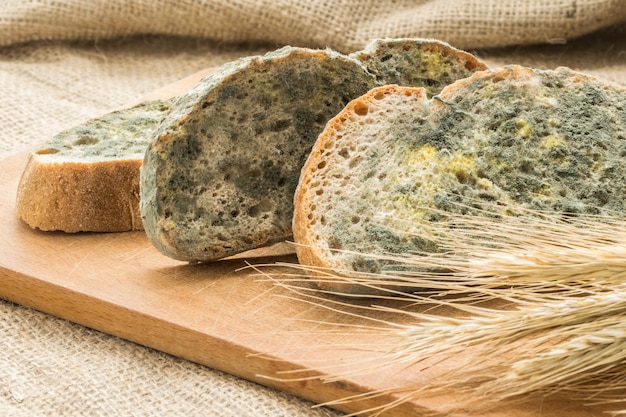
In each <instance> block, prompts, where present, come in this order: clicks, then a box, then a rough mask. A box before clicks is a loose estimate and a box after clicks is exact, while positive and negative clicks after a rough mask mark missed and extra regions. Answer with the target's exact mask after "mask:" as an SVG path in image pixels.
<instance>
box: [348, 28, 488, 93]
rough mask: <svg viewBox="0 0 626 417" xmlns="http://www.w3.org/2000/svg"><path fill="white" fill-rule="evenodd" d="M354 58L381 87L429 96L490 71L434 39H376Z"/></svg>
mask: <svg viewBox="0 0 626 417" xmlns="http://www.w3.org/2000/svg"><path fill="white" fill-rule="evenodd" d="M352 56H354V57H355V58H356V59H358V60H360V61H362V62H363V63H364V64H365V65H366V66H367V68H368V70H369V71H370V72H372V73H373V74H375V75H376V77H377V78H378V80H379V81H380V82H381V84H383V85H384V84H398V85H401V86H407V87H424V88H426V91H427V93H428V95H429V96H432V95H435V94H437V93H439V92H440V91H441V89H442V88H444V87H445V86H446V85H448V84H451V83H452V82H454V81H456V80H459V79H462V78H466V77H469V76H470V75H472V74H473V73H474V72H477V71H482V70H486V69H487V65H486V64H485V63H483V62H482V61H481V60H479V59H478V58H477V57H475V56H473V55H472V54H469V53H467V52H464V51H461V50H459V49H456V48H454V47H452V46H450V45H448V44H447V43H445V42H441V41H438V40H433V39H416V38H398V39H375V40H373V41H372V42H370V43H369V44H368V45H367V46H366V47H365V48H364V49H363V50H362V51H358V52H355V53H353V54H352Z"/></svg>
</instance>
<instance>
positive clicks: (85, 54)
mask: <svg viewBox="0 0 626 417" xmlns="http://www.w3.org/2000/svg"><path fill="white" fill-rule="evenodd" d="M383 36H387V37H396V36H419V37H434V38H439V39H442V40H445V41H447V42H449V43H451V44H453V45H455V46H458V47H461V48H464V49H469V50H471V51H473V52H475V53H476V54H477V55H479V56H480V57H481V58H483V59H485V60H486V61H487V62H488V63H489V64H490V65H492V66H495V65H502V64H507V63H519V64H524V65H528V66H535V67H542V68H552V67H556V66H560V65H565V66H569V67H572V68H574V69H577V70H581V71H584V72H587V73H591V74H594V75H597V76H599V77H601V78H604V79H606V80H609V81H613V82H616V83H621V84H622V85H624V86H626V1H625V0H536V1H532V0H525V1H521V0H520V1H510V2H506V1H501V0H482V1H480V0H458V1H457V0H431V1H427V0H422V1H416V0H396V1H393V0H371V1H359V0H347V1H341V2H330V1H322V0H319V1H318V0H307V1H299V0H294V1H287V0H279V1H270V0H237V1H225V0H204V1H192V0H154V1H150V0H143V1H142V0H127V1H124V0H113V1H105V0H96V1H84V2H83V1H79V0H56V1H52V0H12V1H5V2H1V4H0V45H2V48H0V92H1V94H0V110H1V111H0V126H1V128H2V129H1V130H0V156H2V157H4V156H9V155H11V154H14V153H16V152H18V151H21V150H24V149H27V148H28V147H30V146H32V145H33V144H36V143H38V142H41V141H43V140H45V139H47V138H48V137H50V136H51V135H53V134H54V133H56V132H58V131H60V130H62V129H64V128H67V127H69V126H71V125H73V124H77V123H79V122H82V121H84V120H86V119H88V118H90V117H94V116H97V115H99V114H101V113H103V112H107V111H110V110H112V109H115V108H118V107H120V106H122V105H123V104H124V103H128V102H131V101H135V100H137V99H138V98H139V97H141V96H142V95H144V94H146V93H148V92H150V91H152V90H154V89H156V88H159V87H161V86H163V85H165V84H167V83H170V82H173V81H175V80H177V79H179V78H182V77H184V76H186V75H188V74H191V73H194V72H196V71H197V70H200V69H202V68H205V67H210V66H215V65H219V64H221V63H223V62H226V61H229V60H232V59H235V58H237V57H240V56H244V55H250V54H258V53H263V52H266V51H269V50H272V49H275V48H276V47H278V46H282V45H286V44H291V45H297V46H309V47H326V46H329V47H332V48H334V49H337V50H340V51H343V52H349V51H351V50H355V49H360V48H361V47H362V46H363V45H364V44H365V43H366V42H367V41H368V39H370V38H373V37H383ZM503 46H506V48H499V49H494V48H495V47H503ZM0 178H2V176H1V175H0ZM0 250H2V249H1V248H0ZM0 285H2V276H1V275H0ZM310 406H311V404H309V403H307V402H304V401H301V400H298V399H296V398H294V397H291V396H288V395H285V394H282V393H279V392H275V391H273V390H270V389H266V388H263V387H260V386H258V385H256V384H253V383H249V382H246V381H242V380H240V379H237V378H235V377H232V376H229V375H224V374H222V373H220V372H217V371H214V370H211V369H208V368H205V367H203V366H200V365H196V364H193V363H189V362H186V361H183V360H180V359H177V358H173V357H171V356H168V355H166V354H163V353H160V352H155V351H153V350H151V349H148V348H145V347H142V346H138V345H135V344H132V343H129V342H125V341H123V340H119V339H117V338H115V337H112V336H108V335H105V334H102V333H99V332H97V331H94V330H90V329H86V328H84V327H81V326H78V325H75V324H72V323H69V322H66V321H64V320H60V319H56V318H53V317H49V316H47V315H45V314H42V313H39V312H36V311H33V310H31V309H29V308H25V307H21V306H16V305H14V304H11V303H9V302H0V415H3V416H82V415H89V416H99V415H102V416H105V415H106V416H113V415H119V416H149V415H150V416H152V415H167V416H171V415H185V416H233V417H234V416H331V415H336V413H335V412H332V411H330V410H327V409H315V410H313V409H311V408H310Z"/></svg>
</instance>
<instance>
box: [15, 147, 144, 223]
mask: <svg viewBox="0 0 626 417" xmlns="http://www.w3.org/2000/svg"><path fill="white" fill-rule="evenodd" d="M41 159H42V158H41V157H40V156H39V155H37V154H36V153H32V154H30V156H29V158H28V161H27V163H26V167H25V169H24V173H23V175H22V178H21V180H20V183H19V185H18V190H17V200H16V211H17V216H18V217H19V218H20V219H22V220H23V221H24V222H26V223H27V224H28V225H29V226H30V227H32V228H36V229H39V230H42V231H55V230H58V231H63V232H68V233H75V232H123V231H131V230H143V227H142V224H141V216H140V213H139V168H140V166H141V160H116V161H103V162H93V161H91V162H84V163H82V162H50V161H42V160H41Z"/></svg>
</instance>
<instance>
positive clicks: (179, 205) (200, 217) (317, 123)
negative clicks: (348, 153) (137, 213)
mask: <svg viewBox="0 0 626 417" xmlns="http://www.w3.org/2000/svg"><path fill="white" fill-rule="evenodd" d="M375 85H376V79H375V77H374V76H373V75H371V74H370V73H369V72H368V71H367V70H366V69H365V68H364V66H362V64H361V63H359V62H358V61H356V60H354V59H352V58H349V57H347V56H344V55H341V54H338V53H335V52H332V51H328V50H309V49H302V48H292V47H286V48H283V49H280V50H278V51H276V52H273V53H271V54H267V55H265V56H262V57H250V58H245V59H241V60H239V61H235V62H233V63H231V64H227V65H225V66H223V67H222V68H221V69H220V70H219V71H218V72H216V73H214V74H213V75H211V76H209V77H208V78H207V79H205V80H203V81H201V83H200V84H198V85H197V86H196V87H195V88H194V89H192V90H191V91H190V92H189V93H188V94H187V95H186V96H184V97H182V98H181V99H180V100H179V101H178V102H177V103H176V104H175V105H174V109H173V110H172V113H171V115H170V117H168V118H167V119H166V120H165V122H164V123H163V124H162V126H161V128H160V130H159V131H158V132H157V135H156V137H155V139H154V141H153V143H152V144H151V146H150V148H149V150H148V152H147V153H146V158H145V160H144V166H143V168H142V174H141V185H142V216H143V221H144V227H145V228H146V231H147V232H148V236H149V238H150V240H151V241H152V242H153V243H154V244H155V246H156V247H157V248H159V249H160V250H161V251H162V252H164V253H165V254H167V255H169V256H171V257H173V258H176V259H182V260H189V261H208V260H214V259H219V258H222V257H225V256H229V255H232V254H235V253H239V252H242V251H245V250H247V249H252V248H255V247H259V246H263V245H267V244H270V243H274V242H276V241H281V240H285V239H287V238H289V237H290V236H291V220H292V216H293V193H294V190H295V188H296V185H297V181H298V177H299V173H300V169H301V167H302V165H303V164H304V162H305V160H306V157H307V155H308V153H309V152H310V149H311V147H312V146H313V143H314V142H315V140H316V138H317V136H318V135H319V133H320V132H321V131H322V130H323V128H324V125H325V124H326V122H327V121H328V120H329V119H330V118H331V117H332V116H334V115H335V114H336V113H338V112H339V111H340V110H341V109H342V108H343V107H344V106H345V105H346V104H347V103H348V102H349V101H350V100H352V99H354V98H355V97H358V96H359V95H361V94H364V93H365V92H367V91H368V90H369V89H371V88H372V87H374V86H375Z"/></svg>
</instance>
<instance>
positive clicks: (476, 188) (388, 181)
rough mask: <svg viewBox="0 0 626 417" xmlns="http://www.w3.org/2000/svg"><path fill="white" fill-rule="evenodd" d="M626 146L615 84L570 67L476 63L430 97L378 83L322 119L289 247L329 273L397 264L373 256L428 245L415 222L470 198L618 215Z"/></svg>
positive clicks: (624, 207) (625, 201)
mask: <svg viewBox="0 0 626 417" xmlns="http://www.w3.org/2000/svg"><path fill="white" fill-rule="evenodd" d="M624 156H626V91H624V89H622V88H620V87H617V86H613V85H609V84H606V83H603V82H600V81H598V80H596V79H595V78H593V77H590V76H586V75H583V74H580V73H576V72H574V71H571V70H569V69H567V68H559V69H557V70H555V71H542V70H533V69H529V68H523V67H520V66H509V67H505V68H501V69H494V70H487V71H482V72H478V73H476V74H474V75H472V76H471V77H469V78H466V79H463V80H459V81H457V82H455V83H453V84H452V85H450V86H447V87H445V88H444V89H443V90H442V92H441V93H440V94H439V95H437V96H435V97H433V98H432V99H428V98H427V94H426V91H425V90H424V89H419V88H406V87H398V86H387V87H380V88H377V89H374V90H372V91H370V92H369V93H367V94H365V95H364V96H362V97H359V98H357V99H355V100H353V101H352V102H351V103H350V104H349V105H348V106H347V107H346V108H345V109H344V110H343V111H342V112H341V113H339V114H338V115H337V116H336V117H335V118H333V119H332V120H331V121H330V122H329V123H328V125H327V126H326V129H325V130H324V132H323V133H322V134H321V135H320V137H319V139H318V140H317V142H316V144H315V146H314V147H313V150H312V153H311V155H310V157H309V158H308V160H307V162H306V164H305V166H304V168H303V169H302V173H301V177H300V182H299V185H298V188H297V190H296V193H295V199H294V205H295V215H294V223H293V231H294V239H295V241H296V243H297V247H296V250H297V254H298V258H299V261H300V262H301V263H302V264H304V265H308V266H313V267H318V268H325V269H328V270H330V271H334V273H335V274H338V275H340V276H348V277H349V276H350V275H351V274H358V273H366V274H377V273H380V272H384V271H387V270H394V269H397V268H398V267H399V265H398V263H395V262H393V261H390V260H382V259H377V256H381V255H383V256H385V255H388V254H408V253H433V252H437V251H438V250H439V248H438V247H437V245H436V244H435V243H433V241H431V240H429V239H427V238H425V237H424V236H425V234H424V233H421V231H423V230H424V227H425V226H424V225H426V226H428V224H429V223H430V222H445V221H446V217H445V215H442V214H441V213H446V212H452V211H454V212H462V211H463V210H468V207H469V208H474V209H475V212H474V211H472V210H469V212H472V213H474V214H480V213H481V209H483V208H486V207H487V205H488V206H489V207H490V208H491V207H493V206H494V205H495V206H498V205H499V206H501V207H502V211H501V213H497V215H501V216H508V215H512V213H511V210H510V209H511V208H515V207H518V208H519V207H523V208H530V209H535V210H549V211H552V212H563V213H570V214H573V215H575V214H576V213H592V214H594V213H598V214H614V213H616V212H618V213H624V212H625V211H626V191H625V190H624V187H623V183H624V180H625V179H626V164H624V162H623V160H624ZM483 205H484V207H483ZM430 209H433V210H432V211H430ZM490 210H491V209H490ZM513 211H514V210H513ZM312 275H313V276H314V277H315V276H316V275H315V274H312ZM317 278H318V279H319V280H320V286H321V287H323V288H326V289H329V290H333V291H338V292H347V293H359V292H364V293H367V292H368V291H369V290H368V289H367V288H365V287H361V286H358V285H352V284H347V283H345V282H344V283H343V284H342V283H337V282H330V281H329V282H324V280H323V279H320V278H319V275H317Z"/></svg>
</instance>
